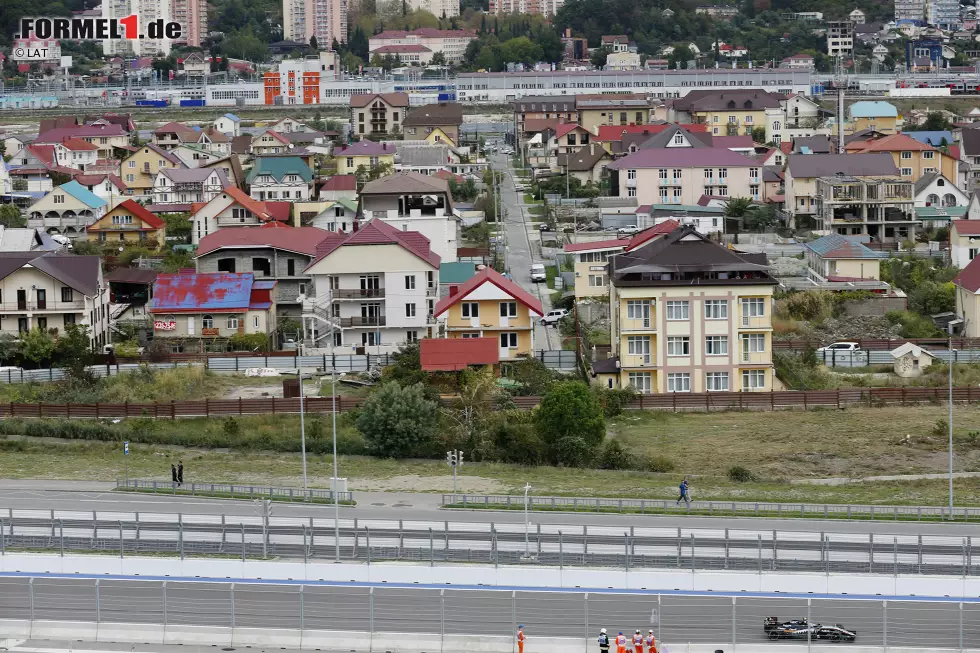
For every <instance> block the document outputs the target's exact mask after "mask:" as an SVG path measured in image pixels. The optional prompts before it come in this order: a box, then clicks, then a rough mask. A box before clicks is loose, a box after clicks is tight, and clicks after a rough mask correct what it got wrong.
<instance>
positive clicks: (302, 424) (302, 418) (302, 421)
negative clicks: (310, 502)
mask: <svg viewBox="0 0 980 653" xmlns="http://www.w3.org/2000/svg"><path fill="white" fill-rule="evenodd" d="M299 446H300V449H301V450H302V452H303V498H304V500H305V498H306V495H307V493H308V488H307V483H306V415H305V414H304V410H303V368H302V367H300V368H299Z"/></svg>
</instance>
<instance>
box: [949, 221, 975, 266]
mask: <svg viewBox="0 0 980 653" xmlns="http://www.w3.org/2000/svg"><path fill="white" fill-rule="evenodd" d="M978 254H980V220H953V224H952V226H951V227H950V230H949V255H950V260H951V262H952V263H953V265H955V266H956V267H958V268H966V267H967V266H968V265H969V264H970V263H971V262H972V261H973V259H975V258H978V257H977V255H978Z"/></svg>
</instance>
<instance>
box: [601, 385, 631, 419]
mask: <svg viewBox="0 0 980 653" xmlns="http://www.w3.org/2000/svg"><path fill="white" fill-rule="evenodd" d="M592 391H593V392H595V393H596V396H597V397H599V403H600V404H602V410H603V413H605V415H606V417H616V416H617V415H619V414H621V413H622V412H623V409H624V408H626V406H628V405H629V404H630V402H632V401H633V400H634V399H636V397H637V396H639V393H638V392H637V391H636V390H635V389H633V388H603V387H602V386H599V385H593V386H592Z"/></svg>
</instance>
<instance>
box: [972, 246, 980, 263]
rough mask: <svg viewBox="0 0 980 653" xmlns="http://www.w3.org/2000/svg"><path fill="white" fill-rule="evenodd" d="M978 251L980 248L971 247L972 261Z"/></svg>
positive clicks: (979, 251)
mask: <svg viewBox="0 0 980 653" xmlns="http://www.w3.org/2000/svg"><path fill="white" fill-rule="evenodd" d="M978 253H980V249H978V248H976V247H971V248H970V260H971V261H972V260H973V259H975V258H976V257H977V254H978Z"/></svg>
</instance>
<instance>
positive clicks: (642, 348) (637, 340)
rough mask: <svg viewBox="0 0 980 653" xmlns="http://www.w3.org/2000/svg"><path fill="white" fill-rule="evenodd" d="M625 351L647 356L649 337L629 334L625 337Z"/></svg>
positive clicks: (648, 353) (648, 352)
mask: <svg viewBox="0 0 980 653" xmlns="http://www.w3.org/2000/svg"><path fill="white" fill-rule="evenodd" d="M626 347H627V349H626V351H627V353H629V354H632V355H634V356H649V355H650V337H649V336H629V337H628V338H626Z"/></svg>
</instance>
